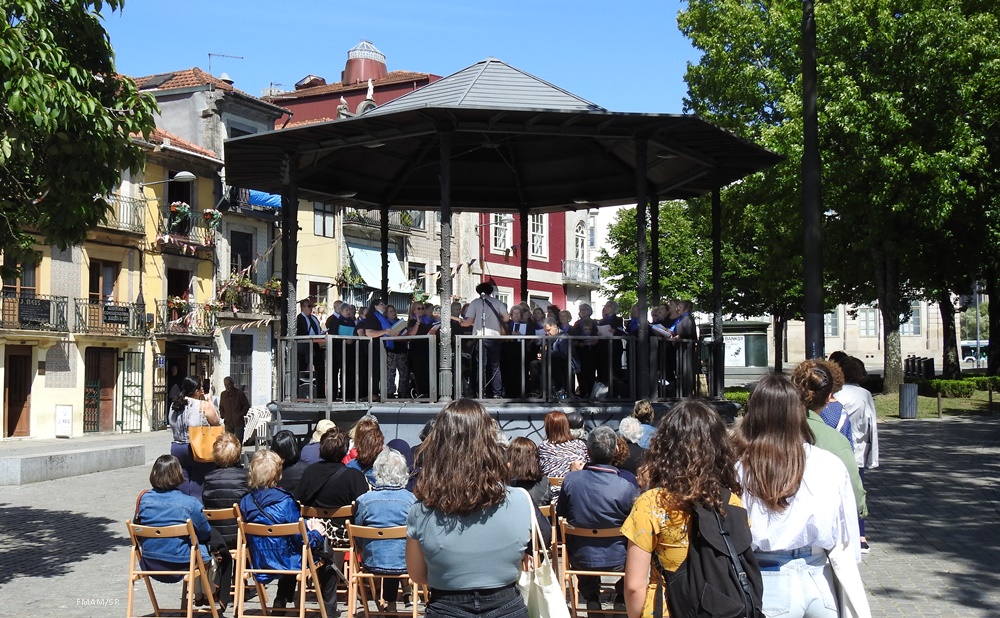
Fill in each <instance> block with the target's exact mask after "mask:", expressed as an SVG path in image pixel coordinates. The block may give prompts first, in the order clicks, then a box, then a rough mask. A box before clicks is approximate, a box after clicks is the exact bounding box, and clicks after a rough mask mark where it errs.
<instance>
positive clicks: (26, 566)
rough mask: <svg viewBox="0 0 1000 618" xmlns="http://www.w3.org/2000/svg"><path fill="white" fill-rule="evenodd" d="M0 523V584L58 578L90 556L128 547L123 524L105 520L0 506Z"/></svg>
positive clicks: (45, 510)
mask: <svg viewBox="0 0 1000 618" xmlns="http://www.w3.org/2000/svg"><path fill="white" fill-rule="evenodd" d="M0 522H3V528H2V532H0V534H2V537H3V542H2V543H0V585H3V584H6V583H7V582H9V581H10V580H12V579H14V578H16V577H19V576H24V577H58V576H60V575H64V574H66V573H68V572H69V571H70V570H71V569H72V568H73V567H74V566H75V565H76V563H78V562H81V561H83V560H85V559H87V558H89V557H90V556H93V555H97V554H104V553H107V552H109V551H112V550H113V549H115V548H117V547H122V546H128V545H129V540H128V538H127V537H125V536H124V534H123V531H124V529H125V526H124V524H122V522H120V521H114V520H111V519H108V518H106V517H89V516H86V515H80V514H79V513H72V512H68V511H53V510H49V509H40V508H31V507H24V506H12V505H10V504H0ZM0 613H2V612H0Z"/></svg>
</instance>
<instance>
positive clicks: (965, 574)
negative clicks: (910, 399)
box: [0, 415, 1000, 617]
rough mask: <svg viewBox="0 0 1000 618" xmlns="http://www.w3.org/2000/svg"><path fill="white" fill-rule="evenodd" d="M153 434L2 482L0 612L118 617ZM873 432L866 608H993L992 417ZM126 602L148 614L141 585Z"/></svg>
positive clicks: (996, 524)
mask: <svg viewBox="0 0 1000 618" xmlns="http://www.w3.org/2000/svg"><path fill="white" fill-rule="evenodd" d="M160 435H162V436H163V437H162V438H152V439H150V442H149V443H147V444H148V446H147V453H146V456H147V457H146V458H147V465H146V466H137V467H134V468H127V469H123V470H114V471H109V472H101V473H98V474H90V475H85V476H78V477H72V478H66V479H59V480H55V481H47V482H44V483H35V484H31V485H24V486H19V487H0V615H2V616H53V615H59V616H68V617H90V616H122V615H124V613H125V602H126V598H127V596H126V595H127V582H126V579H127V577H126V575H127V572H128V538H127V536H126V534H125V525H124V521H125V520H126V519H128V518H129V517H130V516H131V514H132V511H133V508H134V505H135V497H136V495H137V494H138V492H139V491H141V490H142V489H144V488H146V487H147V486H148V475H149V466H148V464H149V463H151V462H152V460H153V459H155V458H156V457H157V456H158V455H159V454H160V453H162V452H166V451H167V447H168V443H169V439H170V438H169V435H168V434H167V433H166V432H160ZM126 438H127V436H122V439H123V440H125V439H126ZM880 438H881V450H882V457H881V464H882V465H881V467H879V468H878V469H877V470H873V471H871V472H869V474H868V477H867V479H866V480H867V484H868V487H869V508H870V510H871V518H870V519H869V522H868V538H869V540H870V542H871V545H872V551H871V553H870V554H868V555H867V556H865V561H864V564H863V565H862V567H861V573H862V577H863V579H864V580H865V583H866V585H867V587H868V590H869V600H870V602H871V605H872V610H873V614H874V615H875V616H964V617H970V616H971V617H976V616H1000V577H998V576H997V575H996V571H997V569H998V566H997V565H1000V511H998V501H997V498H998V497H1000V495H998V494H1000V492H998V488H997V483H998V479H1000V457H998V456H1000V415H994V416H989V417H971V418H948V419H944V420H914V421H892V422H887V423H884V424H883V425H881V426H880ZM157 590H158V591H161V592H160V595H161V596H160V598H162V599H163V600H166V601H169V602H170V603H171V604H173V603H175V602H176V600H177V598H178V596H179V588H178V587H177V586H176V585H174V586H165V585H159V586H157ZM136 606H137V610H138V613H140V614H145V615H151V614H152V607H151V605H150V603H149V599H148V596H147V595H146V592H145V589H144V587H142V586H141V585H140V586H137V587H136ZM227 615H231V612H227Z"/></svg>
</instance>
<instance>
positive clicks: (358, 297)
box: [339, 287, 413, 313]
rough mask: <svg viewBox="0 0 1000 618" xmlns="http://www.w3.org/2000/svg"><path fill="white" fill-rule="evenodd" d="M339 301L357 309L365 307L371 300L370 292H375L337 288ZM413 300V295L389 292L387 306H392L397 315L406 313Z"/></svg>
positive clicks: (369, 289) (366, 288) (365, 288)
mask: <svg viewBox="0 0 1000 618" xmlns="http://www.w3.org/2000/svg"><path fill="white" fill-rule="evenodd" d="M339 291H340V299H341V300H342V301H344V302H345V303H349V304H351V305H355V306H358V307H367V306H368V302H369V301H370V300H371V297H372V292H375V291H377V290H375V289H374V288H368V287H364V288H345V287H342V288H339ZM412 300H413V294H407V293H405V292H389V302H388V303H386V304H388V305H392V306H393V307H395V308H396V311H397V312H399V313H406V312H408V311H409V310H410V302H411V301H412Z"/></svg>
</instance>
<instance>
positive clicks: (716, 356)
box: [709, 187, 726, 397]
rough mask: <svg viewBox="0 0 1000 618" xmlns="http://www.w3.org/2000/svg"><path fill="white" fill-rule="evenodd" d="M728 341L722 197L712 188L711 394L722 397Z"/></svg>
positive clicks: (716, 189)
mask: <svg viewBox="0 0 1000 618" xmlns="http://www.w3.org/2000/svg"><path fill="white" fill-rule="evenodd" d="M725 348H726V342H725V340H724V339H723V338H722V198H721V197H720V195H719V187H715V188H714V189H713V190H712V374H711V375H712V384H711V385H710V386H709V394H710V395H711V396H712V397H721V396H722V393H723V392H724V391H725V386H726V361H725V356H724V354H725Z"/></svg>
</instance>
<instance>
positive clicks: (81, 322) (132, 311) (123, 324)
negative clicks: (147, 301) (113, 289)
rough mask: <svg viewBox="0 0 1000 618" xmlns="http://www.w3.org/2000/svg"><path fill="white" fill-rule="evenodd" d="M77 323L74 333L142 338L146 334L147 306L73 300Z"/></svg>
mask: <svg viewBox="0 0 1000 618" xmlns="http://www.w3.org/2000/svg"><path fill="white" fill-rule="evenodd" d="M73 302H74V305H75V307H76V321H75V323H74V325H73V332H77V333H91V334H93V333H97V334H103V335H126V336H131V337H141V336H143V335H145V334H146V305H137V304H135V303H124V302H115V301H100V300H91V299H89V298H75V299H73Z"/></svg>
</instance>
